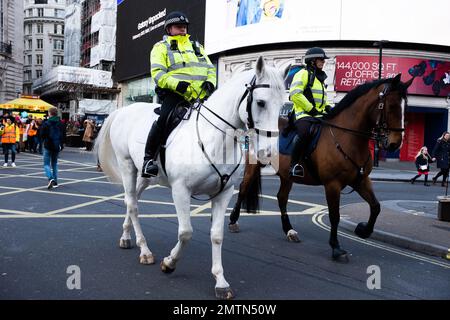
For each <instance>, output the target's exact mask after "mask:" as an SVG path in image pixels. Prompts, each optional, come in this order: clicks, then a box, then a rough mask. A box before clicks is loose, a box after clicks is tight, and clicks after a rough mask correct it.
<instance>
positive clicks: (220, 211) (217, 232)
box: [211, 187, 234, 300]
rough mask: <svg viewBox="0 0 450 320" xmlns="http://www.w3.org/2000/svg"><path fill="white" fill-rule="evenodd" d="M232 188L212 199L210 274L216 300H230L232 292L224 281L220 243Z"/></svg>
mask: <svg viewBox="0 0 450 320" xmlns="http://www.w3.org/2000/svg"><path fill="white" fill-rule="evenodd" d="M233 190H234V188H232V187H229V188H228V189H226V190H223V191H222V193H221V194H220V195H218V196H217V197H216V198H214V199H212V206H211V217H212V223H211V246H212V268H211V272H212V274H213V276H214V278H215V279H216V286H215V290H216V297H217V298H218V299H226V300H228V299H232V298H233V291H232V290H231V288H230V285H229V284H228V282H227V281H226V280H225V276H224V274H223V266H222V242H223V229H224V223H225V221H224V220H225V211H226V208H227V206H228V203H229V202H230V200H231V197H232V196H233Z"/></svg>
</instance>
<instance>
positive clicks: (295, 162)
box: [289, 136, 306, 178]
mask: <svg viewBox="0 0 450 320" xmlns="http://www.w3.org/2000/svg"><path fill="white" fill-rule="evenodd" d="M305 140H306V139H302V138H300V137H298V136H297V137H296V138H295V141H294V148H293V149H292V155H291V168H290V169H289V175H290V176H292V177H301V178H303V177H304V176H305V170H304V168H303V166H302V165H301V164H299V162H300V160H303V156H304V150H305V148H306V141H305Z"/></svg>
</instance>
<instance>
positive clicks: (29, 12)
mask: <svg viewBox="0 0 450 320" xmlns="http://www.w3.org/2000/svg"><path fill="white" fill-rule="evenodd" d="M32 16H33V9H28V10H27V17H32Z"/></svg>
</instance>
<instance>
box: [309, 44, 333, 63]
mask: <svg viewBox="0 0 450 320" xmlns="http://www.w3.org/2000/svg"><path fill="white" fill-rule="evenodd" d="M317 58H321V59H329V57H327V55H326V54H325V51H324V50H323V49H322V48H319V47H313V48H311V49H308V51H306V54H305V63H306V64H307V65H309V64H311V62H313V61H314V59H317Z"/></svg>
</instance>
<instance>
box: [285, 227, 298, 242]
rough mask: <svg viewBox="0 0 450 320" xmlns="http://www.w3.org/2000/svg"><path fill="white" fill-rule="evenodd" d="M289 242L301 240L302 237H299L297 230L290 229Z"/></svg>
mask: <svg viewBox="0 0 450 320" xmlns="http://www.w3.org/2000/svg"><path fill="white" fill-rule="evenodd" d="M286 237H287V239H288V241H289V242H300V238H299V237H298V233H297V231H295V230H289V232H288V233H287V235H286Z"/></svg>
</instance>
